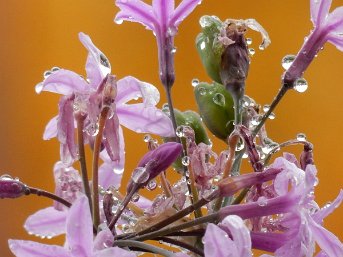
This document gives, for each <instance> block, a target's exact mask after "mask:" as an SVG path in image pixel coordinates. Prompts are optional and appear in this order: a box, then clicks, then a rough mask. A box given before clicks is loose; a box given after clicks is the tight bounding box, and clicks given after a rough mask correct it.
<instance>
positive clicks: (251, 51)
mask: <svg viewBox="0 0 343 257" xmlns="http://www.w3.org/2000/svg"><path fill="white" fill-rule="evenodd" d="M248 51H249V54H250V55H251V56H253V55H254V54H255V49H254V48H249V50H248Z"/></svg>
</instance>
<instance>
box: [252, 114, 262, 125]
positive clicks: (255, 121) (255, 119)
mask: <svg viewBox="0 0 343 257" xmlns="http://www.w3.org/2000/svg"><path fill="white" fill-rule="evenodd" d="M261 118H262V117H261V116H260V115H256V116H254V117H252V119H251V125H253V126H257V125H258V124H259V123H260V121H261Z"/></svg>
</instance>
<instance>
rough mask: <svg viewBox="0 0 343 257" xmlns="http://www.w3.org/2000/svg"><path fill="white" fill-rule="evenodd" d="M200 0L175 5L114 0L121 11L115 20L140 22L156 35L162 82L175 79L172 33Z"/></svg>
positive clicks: (167, 1) (167, 0)
mask: <svg viewBox="0 0 343 257" xmlns="http://www.w3.org/2000/svg"><path fill="white" fill-rule="evenodd" d="M200 2H201V0H183V1H182V2H181V3H180V4H179V5H178V6H177V7H176V8H175V2H174V0H153V1H152V5H148V4H146V3H144V2H143V1H141V0H116V2H115V3H116V5H117V6H118V7H119V8H120V11H119V12H118V13H117V15H116V17H115V21H116V22H117V23H121V22H122V21H123V20H127V21H134V22H139V23H141V24H143V25H144V26H145V27H146V28H147V29H150V30H152V31H153V32H154V34H155V35H156V39H157V47H158V57H159V64H160V78H161V81H162V83H163V84H164V85H170V86H171V85H172V84H173V83H174V57H173V53H174V36H175V34H176V33H177V27H178V25H179V24H180V23H181V22H182V21H183V20H184V19H185V18H186V17H187V16H188V15H189V14H190V13H191V12H192V11H193V10H194V8H195V7H196V6H197V5H198V4H199V3H200Z"/></svg>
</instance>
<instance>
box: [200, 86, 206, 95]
mask: <svg viewBox="0 0 343 257" xmlns="http://www.w3.org/2000/svg"><path fill="white" fill-rule="evenodd" d="M198 91H199V93H200V95H206V89H205V88H204V87H199V89H198Z"/></svg>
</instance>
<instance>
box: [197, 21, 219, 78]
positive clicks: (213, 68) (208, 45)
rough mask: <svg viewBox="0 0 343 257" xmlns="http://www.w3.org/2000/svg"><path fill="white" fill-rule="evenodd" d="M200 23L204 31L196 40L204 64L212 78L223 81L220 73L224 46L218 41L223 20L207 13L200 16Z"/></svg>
mask: <svg viewBox="0 0 343 257" xmlns="http://www.w3.org/2000/svg"><path fill="white" fill-rule="evenodd" d="M199 23H200V26H201V28H202V32H201V33H200V34H199V35H198V36H197V38H196V40H195V42H196V47H197V50H198V53H199V55H200V58H201V61H202V64H203V65H204V67H205V70H206V72H207V74H208V75H209V76H210V77H211V79H213V80H214V81H216V82H218V83H221V78H220V75H219V73H220V65H221V56H222V53H223V52H224V46H223V44H221V43H219V42H218V36H219V35H220V31H221V30H222V28H223V26H224V25H223V22H222V21H221V20H220V19H219V18H218V17H216V16H208V15H205V16H202V17H201V18H200V20H199Z"/></svg>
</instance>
